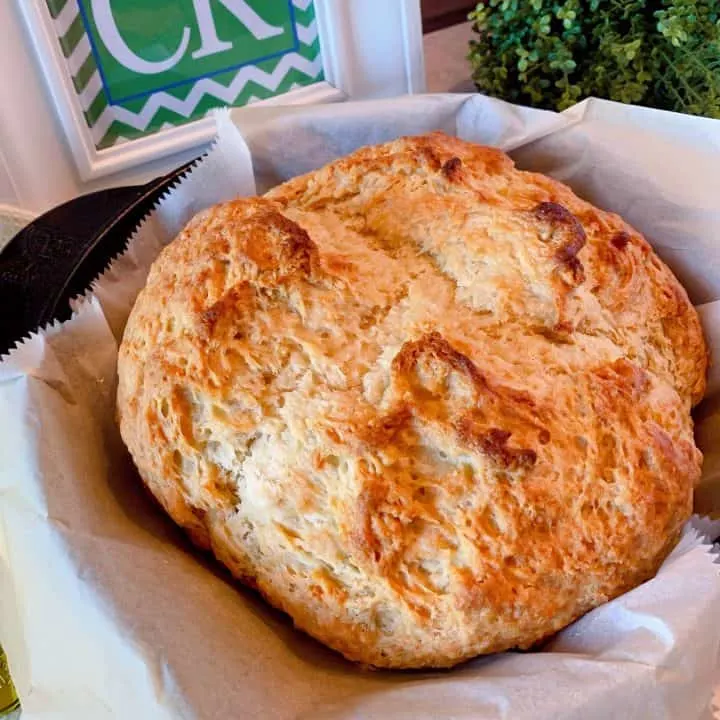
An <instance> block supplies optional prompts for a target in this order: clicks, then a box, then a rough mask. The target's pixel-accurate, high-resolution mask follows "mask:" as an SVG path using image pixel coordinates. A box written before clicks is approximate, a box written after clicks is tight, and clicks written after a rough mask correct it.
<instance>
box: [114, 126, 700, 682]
mask: <svg viewBox="0 0 720 720" xmlns="http://www.w3.org/2000/svg"><path fill="white" fill-rule="evenodd" d="M706 365H707V352H706V346H705V343H704V340H703V337H702V332H701V328H700V325H699V322H698V317H697V315H696V313H695V310H694V309H693V307H692V305H691V304H690V302H689V301H688V297H687V295H686V293H685V291H684V290H683V288H682V287H681V286H680V284H679V283H678V281H677V280H676V279H675V277H674V276H673V275H672V273H671V272H670V271H669V269H668V268H667V267H666V266H665V265H664V264H663V263H662V262H661V260H660V259H659V258H658V257H657V255H656V254H655V253H654V252H653V250H652V249H651V247H650V246H649V244H648V243H647V242H646V241H645V240H644V239H643V237H642V236H641V235H640V234H638V232H636V231H635V230H634V229H633V228H631V227H630V226H628V225H627V224H626V223H625V222H623V220H621V219H620V218H619V217H618V216H617V215H613V214H611V213H608V212H603V211H601V210H598V209H597V208H595V207H593V206H592V205H590V204H588V203H587V202H584V201H583V200H581V199H579V198H578V197H577V196H575V195H574V194H573V193H572V192H571V191H570V190H569V189H568V188H567V187H565V186H563V185H561V184H560V183H558V182H556V181H554V180H552V179H550V178H547V177H544V176H542V175H538V174H532V173H527V172H520V171H519V170H517V169H515V167H514V165H513V162H512V161H511V160H510V159H509V158H508V157H507V156H506V155H505V154H503V153H502V152H500V151H498V150H495V149H492V148H488V147H481V146H478V145H474V144H471V143H467V142H463V141H461V140H458V139H455V138H451V137H448V136H446V135H443V134H439V133H435V134H431V135H427V136H421V137H412V138H403V139H399V140H396V141H394V142H390V143H387V144H384V145H380V146H377V147H368V148H364V149H361V150H358V151H357V152H355V153H353V154H352V155H350V156H348V157H345V158H342V159H340V160H338V161H336V162H334V163H332V164H330V165H328V166H327V167H324V168H322V169H320V170H318V171H316V172H313V173H310V174H309V175H306V176H303V177H299V178H296V179H294V180H291V181H290V182H288V183H285V184H284V185H281V186H279V187H277V188H275V189H274V190H272V191H271V192H269V193H268V194H267V195H265V196H264V197H256V198H241V199H238V200H236V201H233V202H229V203H225V204H222V205H218V206H216V207H212V208H209V209H207V210H205V211H203V212H201V213H200V214H199V215H197V216H196V217H195V218H194V219H193V220H192V221H191V222H190V223H189V225H188V226H187V227H186V228H185V229H184V230H183V232H182V233H181V234H180V235H179V237H178V238H177V239H176V240H174V241H173V242H172V243H171V244H170V245H169V246H167V247H166V248H165V249H164V250H163V251H162V253H161V254H160V256H159V257H158V259H157V260H156V262H155V263H154V265H153V267H152V269H151V271H150V275H149V277H148V280H147V286H146V287H145V289H144V290H143V291H142V292H141V293H140V295H139V297H138V299H137V302H136V304H135V307H134V309H133V311H132V314H131V316H130V319H129V321H128V324H127V328H126V330H125V335H124V339H123V342H122V346H121V348H120V355H119V369H118V370H119V389H118V417H119V423H120V430H121V433H122V437H123V439H124V441H125V443H126V445H127V447H128V448H129V450H130V453H131V454H132V457H133V459H134V461H135V464H136V465H137V468H138V470H139V473H140V476H141V477H142V479H143V481H144V483H145V484H146V485H147V487H148V488H149V489H150V490H151V491H152V493H153V494H154V495H155V497H156V498H157V499H158V500H159V501H160V503H161V504H162V505H163V506H164V508H165V510H166V511H167V512H168V513H169V514H170V516H171V517H172V518H173V519H174V520H175V522H177V523H178V524H179V525H181V526H182V527H183V528H185V529H186V530H187V531H188V532H189V533H190V535H191V536H192V538H193V539H194V540H195V541H196V542H197V543H198V544H199V545H201V546H202V547H204V548H208V549H211V550H212V552H213V553H214V554H215V555H216V556H217V558H218V559H219V560H220V561H221V562H222V563H224V564H225V565H226V566H227V567H228V568H229V569H230V570H231V571H232V573H233V574H234V575H235V576H236V577H237V578H239V579H240V580H242V581H243V582H245V583H247V584H248V585H250V586H252V587H254V588H256V589H257V590H258V591H259V592H260V593H261V594H262V595H263V596H264V597H265V598H266V599H267V601H268V602H270V603H271V604H272V605H274V606H275V607H277V608H281V609H282V610H284V611H285V612H286V613H288V614H289V615H290V616H291V617H292V619H293V621H294V622H295V624H296V626H297V627H299V628H301V629H302V630H304V631H305V632H307V633H309V634H310V635H312V636H314V637H315V638H317V639H319V640H320V641H322V642H323V643H326V644H327V645H329V646H330V647H332V648H334V649H336V650H337V651H339V652H341V653H342V654H343V655H345V656H346V657H347V658H349V659H351V660H354V661H358V662H360V663H363V664H367V665H371V666H376V667H389V668H418V667H447V666H451V665H454V664H455V663H458V662H460V661H462V660H466V659H468V658H471V657H473V656H476V655H479V654H483V653H492V652H497V651H502V650H506V649H508V648H528V647H531V646H533V645H534V644H536V643H537V642H539V641H540V640H542V639H543V638H546V637H548V636H550V635H552V634H553V633H555V632H557V631H558V630H560V629H561V628H563V627H564V626H566V625H568V624H569V623H571V622H572V621H573V620H575V619H576V618H578V617H580V616H581V615H583V614H584V613H586V612H588V611H589V610H591V609H592V608H594V607H596V606H597V605H599V604H601V603H603V602H605V601H607V600H609V599H611V598H613V597H616V596H617V595H619V594H621V593H623V592H626V591H628V590H630V589H631V588H633V587H634V586H636V585H638V584H639V583H642V582H644V581H645V580H647V579H648V578H650V577H652V576H653V574H654V573H655V572H656V571H657V569H658V567H659V565H660V564H661V563H662V561H663V559H664V558H665V557H666V556H667V554H668V552H669V551H670V550H671V549H672V547H673V545H674V544H675V543H676V542H677V539H678V537H679V534H680V532H681V529H682V527H683V524H684V523H685V521H686V520H687V519H688V517H689V515H690V512H691V504H692V491H693V485H694V483H695V482H696V481H697V480H698V478H699V475H700V467H701V461H702V457H701V454H700V452H699V451H698V449H697V448H696V446H695V443H694V440H693V425H692V419H691V415H690V410H691V407H692V405H693V404H694V403H696V402H697V401H699V399H700V398H701V397H702V395H703V391H704V385H705V374H706ZM238 642H242V638H238Z"/></svg>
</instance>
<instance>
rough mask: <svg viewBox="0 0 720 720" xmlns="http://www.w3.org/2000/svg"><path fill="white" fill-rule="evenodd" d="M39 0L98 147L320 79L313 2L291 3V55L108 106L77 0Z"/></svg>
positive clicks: (258, 2) (259, 2)
mask: <svg viewBox="0 0 720 720" xmlns="http://www.w3.org/2000/svg"><path fill="white" fill-rule="evenodd" d="M45 1H46V4H47V8H48V11H49V12H50V15H51V17H52V19H53V22H54V26H55V30H56V34H57V36H58V42H59V44H60V48H61V50H62V54H63V56H64V58H65V61H66V63H67V65H68V69H69V72H70V75H71V77H72V82H73V85H74V87H75V91H76V93H77V97H78V102H79V103H80V105H81V108H82V112H83V114H84V116H85V121H86V122H87V125H88V128H89V129H90V132H91V135H92V138H93V142H94V143H95V146H96V147H97V148H98V149H103V148H108V147H111V146H113V145H116V144H118V143H123V142H127V141H129V140H133V139H135V138H139V137H144V136H146V135H149V134H152V133H155V132H158V131H160V130H163V129H165V128H167V127H171V126H172V127H174V126H178V125H183V124H185V123H188V122H191V121H193V120H197V119H199V118H202V117H204V116H205V115H206V114H207V113H208V112H209V111H210V110H212V109H213V108H218V107H226V106H234V107H242V106H244V105H248V104H250V103H253V102H257V101H259V100H266V99H268V98H271V97H275V96H277V95H282V94H284V93H286V92H288V91H290V90H292V89H294V88H297V87H302V86H307V85H312V84H314V83H317V82H319V81H321V80H322V79H323V71H322V62H321V50H320V43H319V39H318V33H317V25H316V19H315V9H314V7H313V2H312V0H292V5H293V9H292V10H293V15H294V22H295V29H296V32H297V36H298V40H299V44H298V49H297V51H296V52H290V53H286V54H284V55H282V56H280V57H274V58H272V59H267V60H263V61H260V62H257V63H255V64H254V65H253V66H252V67H248V66H244V67H241V68H240V69H233V70H228V71H225V72H220V73H219V74H215V75H212V76H211V77H209V78H205V79H198V80H196V81H194V82H188V83H185V84H183V85H179V86H177V87H170V88H165V89H164V90H162V91H159V92H154V93H152V94H149V95H145V96H143V97H139V98H134V99H128V100H121V101H117V102H115V103H114V104H110V103H109V102H108V93H107V91H106V88H105V87H104V85H103V81H102V78H101V74H100V72H99V70H98V62H97V59H96V55H95V53H94V52H93V49H92V46H91V42H90V33H89V31H88V28H87V27H86V25H85V22H84V19H83V15H82V13H81V11H80V5H79V2H80V0H45ZM212 1H213V0H211V2H212ZM266 1H267V0H249V4H250V5H251V6H253V5H254V6H256V7H257V9H258V12H262V8H263V5H264V3H265V2H266ZM116 2H117V0H116ZM178 2H190V0H178ZM86 7H87V5H86Z"/></svg>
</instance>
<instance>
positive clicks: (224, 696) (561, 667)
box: [0, 95, 720, 720]
mask: <svg viewBox="0 0 720 720" xmlns="http://www.w3.org/2000/svg"><path fill="white" fill-rule="evenodd" d="M218 124H219V137H220V139H219V141H218V143H217V145H216V146H215V148H214V150H213V151H212V152H211V153H210V155H209V156H208V157H207V158H206V159H205V160H204V161H203V162H202V163H201V164H200V165H199V166H198V167H197V168H196V169H194V170H193V171H192V172H191V173H190V174H189V176H188V177H186V178H185V179H184V180H183V181H182V182H181V183H180V184H179V185H178V186H177V187H176V188H174V189H173V190H172V191H171V192H170V193H169V195H168V196H167V197H166V198H165V199H164V200H163V201H162V202H161V205H160V207H159V208H158V209H157V210H156V211H155V212H154V213H153V215H152V216H151V217H150V218H149V219H148V220H147V221H146V222H145V223H144V224H143V225H142V226H141V228H140V229H139V231H138V232H137V233H136V234H135V236H134V237H133V239H132V240H131V243H130V247H129V249H128V251H127V253H126V254H125V255H123V256H122V257H121V258H119V259H118V260H116V261H115V262H114V263H113V265H112V267H111V268H110V270H109V271H108V272H106V273H105V275H104V276H103V277H102V278H101V279H100V280H99V282H97V283H96V284H95V286H94V288H93V293H92V294H88V295H87V296H86V297H84V298H81V299H79V300H78V301H77V302H76V303H75V315H74V317H73V318H72V319H71V320H70V321H68V322H67V323H65V324H64V325H56V326H52V327H50V328H46V329H45V330H44V331H42V332H41V333H39V334H36V335H33V336H32V337H31V338H29V339H28V340H27V341H25V342H24V343H22V345H21V346H20V347H18V348H17V349H16V350H15V351H14V352H13V353H11V355H10V356H9V357H7V358H5V359H4V361H3V362H2V363H0V429H1V432H0V458H2V459H1V460H0V638H2V642H3V644H4V646H5V647H6V650H7V653H8V656H9V659H10V664H11V670H12V673H13V676H14V679H15V683H16V685H17V688H18V691H19V694H20V696H21V699H22V702H23V708H24V716H23V717H24V718H29V719H30V720H40V719H42V720H51V719H52V720H56V719H57V720H60V719H63V720H64V719H65V718H67V719H70V718H72V719H73V720H75V719H78V720H84V719H86V718H87V719H88V720H97V719H100V718H123V719H125V718H133V719H135V718H138V719H141V720H144V719H145V718H147V719H148V720H156V719H157V720H160V719H161V718H162V719H164V718H212V719H215V718H263V719H264V718H308V719H310V718H312V719H314V718H327V719H331V718H332V719H333V720H346V719H350V718H358V719H359V718H391V719H395V718H408V719H410V718H412V719H413V720H415V719H418V720H420V719H422V718H446V717H447V718H450V717H452V718H473V719H479V720H485V719H488V720H489V719H491V718H492V719H496V718H498V719H499V718H503V719H505V718H507V719H512V720H525V719H528V720H530V719H531V718H532V719H533V720H544V719H546V718H547V719H548V720H549V719H550V718H552V719H553V720H571V719H572V720H575V719H577V720H580V719H582V720H595V719H597V720H608V719H612V718H618V719H620V718H622V719H623V720H624V719H625V718H648V719H652V720H659V719H662V718H668V719H670V718H672V719H673V720H692V719H694V718H709V717H711V714H710V696H711V693H712V688H713V684H714V682H715V680H716V679H717V677H718V672H717V671H718V662H719V660H720V622H718V619H719V615H720V566H718V565H717V564H714V562H713V561H714V559H715V556H714V555H713V554H712V553H711V552H710V545H709V542H708V538H709V537H711V536H712V537H714V536H715V535H717V534H720V529H719V528H718V527H717V526H713V524H712V523H710V522H709V521H707V520H704V521H697V522H695V523H694V524H691V525H689V526H688V528H686V532H685V534H684V536H683V539H682V541H681V543H680V544H679V546H678V547H677V548H676V549H675V551H674V552H673V554H672V555H671V557H670V558H668V560H667V561H666V563H665V564H664V565H663V567H662V569H661V570H660V572H659V574H658V575H657V577H656V578H655V579H653V580H652V581H650V582H648V583H646V584H645V585H643V586H641V587H639V588H637V589H635V590H634V591H632V592H630V593H628V594H627V595H625V596H623V597H621V598H618V599H617V600H615V601H613V602H611V603H608V604H607V605H605V606H603V607H600V608H598V609H596V610H595V611H593V612H591V613H589V614H588V615H587V616H585V617H584V618H582V619H581V620H580V621H578V622H577V623H575V624H574V625H573V626H571V627H570V628H568V629H567V630H565V631H564V632H562V633H561V634H560V635H559V636H558V637H557V638H556V639H555V640H554V641H553V642H552V643H550V644H549V645H548V646H547V647H546V648H545V649H544V650H543V651H542V652H536V653H532V654H519V653H504V654H502V655H499V656H495V657H492V658H483V659H479V660H476V661H474V662H471V663H468V664H466V665H464V666H462V667H459V668H456V669H454V670H452V671H444V672H427V673H389V672H374V673H371V672H365V671H361V670H359V669H357V668H355V667H354V666H352V665H350V664H349V663H347V662H345V661H344V660H342V659H341V658H339V657H338V656H337V655H335V654H334V653H333V652H331V651H329V650H327V649H325V648H323V647H321V646H320V645H319V644H317V643H315V642H314V641H312V640H310V639H309V638H307V637H305V636H303V635H302V634H301V633H298V632H296V631H295V630H294V629H293V628H292V625H291V623H290V622H289V621H288V619H287V618H285V617H284V616H282V615H281V614H279V613H277V612H275V611H273V610H271V609H269V608H268V607H267V606H266V605H265V604H264V603H263V602H262V601H261V600H260V599H259V598H258V597H257V596H256V595H254V594H253V593H252V592H249V591H247V590H245V589H243V588H241V587H240V586H239V585H238V584H236V583H234V582H233V581H232V579H231V578H230V577H229V576H228V573H226V572H225V571H224V570H223V569H222V568H220V567H218V566H217V564H215V563H214V562H213V561H212V560H210V559H209V558H207V557H205V556H202V555H201V554H199V553H197V552H196V551H195V550H193V549H192V548H191V546H190V544H189V543H188V542H187V541H186V540H185V538H184V537H183V536H182V534H181V533H180V531H179V530H177V529H176V528H175V527H174V526H173V525H172V523H171V522H170V521H169V520H167V519H166V518H165V517H164V515H163V514H162V513H161V512H160V511H159V510H158V508H157V507H156V506H155V505H154V504H153V503H152V502H151V501H150V500H149V498H148V496H147V495H146V493H145V492H144V491H143V489H142V487H141V483H140V481H139V479H138V477H137V475H136V473H135V471H134V468H133V467H132V463H131V462H130V460H129V458H128V456H127V454H126V452H125V450H124V448H123V446H122V443H121V441H120V439H119V434H118V432H117V429H116V427H115V424H114V392H115V364H116V356H117V345H118V341H119V338H120V336H121V333H122V328H123V325H124V322H125V319H126V317H127V314H128V312H129V309H130V307H131V305H132V302H133V300H134V298H135V296H136V294H137V292H138V290H139V289H140V288H141V287H142V285H143V283H144V279H145V276H146V273H147V270H148V267H149V265H150V263H151V262H152V260H153V258H154V257H155V256H156V254H157V252H158V251H159V249H160V248H161V247H162V245H163V244H164V243H166V242H168V241H170V240H171V239H172V237H174V235H175V234H176V233H177V231H178V230H179V229H180V227H182V225H183V224H184V223H185V222H186V221H187V220H188V219H189V218H190V217H191V216H192V215H193V214H194V213H195V212H196V211H197V210H199V209H201V208H203V207H206V206H207V205H209V204H211V203H214V202H218V201H222V200H226V199H229V198H231V197H234V196H236V195H243V194H252V193H254V192H255V191H256V190H257V191H258V192H262V191H264V190H266V189H267V188H268V187H271V186H272V185H274V184H276V183H277V182H281V181H283V180H285V179H287V178H289V177H292V176H293V175H296V174H297V173H300V172H305V171H308V170H311V169H313V168H315V167H319V166H320V165H322V164H323V163H325V162H327V161H328V160H331V159H333V158H335V157H337V156H338V155H341V154H344V153H347V152H349V151H351V150H353V149H354V148H356V147H358V146H360V145H363V144H367V143H372V142H380V141H382V140H386V139H390V138H393V137H397V136H399V135H403V134H414V133H420V132H425V131H428V130H433V129H438V128H439V129H443V130H445V131H446V132H449V133H453V134H457V135H460V136H461V137H464V138H466V139H469V140H475V141H478V142H483V143H487V144H492V145H497V146H499V147H502V148H504V149H506V150H510V151H512V154H513V155H514V157H515V158H516V161H517V162H518V164H519V165H520V166H521V167H523V168H528V169H535V170H541V171H543V172H548V173H549V174H552V175H554V176H555V177H558V178H560V179H562V180H564V181H566V182H568V183H569V184H571V185H572V186H573V187H574V188H575V189H576V190H577V191H578V192H579V193H580V194H582V195H584V196H585V197H586V198H587V199H589V200H590V201H592V202H594V203H596V204H597V205H599V206H601V207H605V208H607V209H612V210H615V211H618V212H620V213H622V214H624V215H625V217H627V219H628V220H629V221H630V222H632V223H633V224H635V225H636V226H637V227H638V229H639V230H641V231H642V232H644V233H645V234H646V235H647V237H648V239H649V240H650V241H651V242H653V244H654V245H655V246H656V247H657V248H658V251H659V252H660V253H661V254H662V256H663V257H664V258H665V259H666V260H667V261H668V262H669V263H670V264H671V266H672V267H673V269H674V270H675V271H676V272H677V274H678V275H679V276H680V278H681V279H682V280H683V282H684V283H685V284H686V286H687V287H688V289H689V292H690V294H691V297H692V299H693V301H694V302H695V303H697V304H699V305H701V307H700V311H701V314H702V317H703V321H704V324H705V329H706V333H707V335H708V339H709V343H710V345H711V347H712V348H713V350H717V349H718V347H719V346H720V303H718V302H716V301H717V300H718V299H720V202H719V201H718V190H720V123H717V122H715V121H710V120H702V119H698V118H689V117H685V116H678V115H672V114H669V113H660V112H657V111H649V110H639V109H635V108H627V107H624V106H617V105H614V104H611V103H604V102H599V101H588V102H585V103H583V104H582V105H579V106H576V107H575V108H572V109H571V110H570V111H568V112H566V113H564V114H562V115H557V114H554V113H549V112H543V111H535V110H528V109H524V108H518V107H514V106H512V105H508V104H506V103H502V102H499V101H495V100H490V99H487V98H483V97H481V96H453V95H445V96H419V97H410V98H404V99H400V100H395V101H381V102H368V103H357V104H356V103H348V104H345V105H333V106H321V107H315V108H292V109H287V108H286V109H284V110H283V112H278V111H277V110H271V109H261V108H258V109H256V110H255V111H253V112H248V113H243V114H242V116H239V117H237V118H235V123H234V124H233V122H231V120H230V118H229V116H227V115H221V116H219V118H218ZM236 128H239V130H240V132H238V130H237V129H236ZM698 420H699V423H698V437H699V441H700V443H701V444H702V447H703V450H704V451H705V452H706V457H707V461H706V466H705V474H704V477H703V482H702V484H701V486H700V488H699V489H698V492H697V496H696V504H697V509H698V511H699V512H702V513H704V514H707V513H711V512H715V513H720V482H719V479H720V450H717V449H716V447H717V446H718V445H719V443H718V442H717V441H718V440H719V439H720V372H714V373H713V375H712V377H711V383H710V393H709V396H708V399H707V400H706V401H705V403H704V405H703V406H702V407H701V408H700V409H699V411H698Z"/></svg>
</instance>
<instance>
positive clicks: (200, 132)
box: [19, 0, 424, 180]
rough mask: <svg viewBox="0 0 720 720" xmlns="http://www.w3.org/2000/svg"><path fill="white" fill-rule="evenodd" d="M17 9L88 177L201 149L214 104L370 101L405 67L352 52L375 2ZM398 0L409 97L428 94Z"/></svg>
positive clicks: (63, 2) (89, 0) (403, 1)
mask: <svg viewBox="0 0 720 720" xmlns="http://www.w3.org/2000/svg"><path fill="white" fill-rule="evenodd" d="M19 2H20V6H21V8H22V10H23V14H24V18H25V22H26V24H27V26H28V29H29V31H30V34H31V37H32V40H33V44H34V46H35V50H36V53H37V55H38V58H39V60H40V63H41V66H42V70H43V74H44V76H45V79H46V82H47V85H48V88H49V90H50V93H51V95H52V99H53V102H54V104H55V107H56V110H57V113H58V116H59V118H60V121H61V124H62V127H63V130H64V133H65V135H66V138H67V141H68V145H69V147H70V150H71V151H72V155H73V158H74V160H75V163H76V165H77V168H78V171H79V173H80V176H81V178H82V180H90V179H93V178H97V177H100V176H103V175H108V174H110V173H114V172H117V171H119V170H122V169H125V168H128V167H133V166H136V165H138V164H141V163H144V162H148V161H150V160H155V159H157V158H161V157H163V156H167V155H171V154H174V153H177V152H179V151H182V150H186V149H188V148H192V147H194V146H200V145H202V144H203V143H205V142H207V140H209V139H210V138H211V137H212V135H213V132H214V124H213V122H212V120H211V119H210V118H208V117H207V116H208V113H209V112H210V111H211V110H212V109H214V108H217V107H226V106H232V107H240V108H242V107H245V106H247V105H250V104H254V103H264V104H295V103H310V102H312V103H317V102H332V101H338V100H342V99H345V98H347V97H363V96H373V93H372V92H367V90H368V88H370V89H371V88H372V85H373V82H375V81H374V80H373V78H374V77H375V76H377V75H378V70H379V69H380V68H381V67H382V65H383V64H388V63H390V64H392V63H393V62H395V63H397V61H398V60H397V53H388V52H385V51H384V48H383V47H382V43H375V47H373V48H367V52H366V51H365V49H363V48H360V51H361V52H358V48H357V47H355V49H354V51H353V45H355V46H357V43H358V39H359V37H362V32H358V31H359V30H361V28H360V27H359V26H360V25H362V24H363V23H364V24H365V26H366V27H365V34H366V36H367V31H368V29H369V27H368V21H369V20H370V19H371V18H369V17H368V16H367V15H364V16H363V14H362V13H363V10H365V11H366V10H369V9H370V5H371V4H372V3H367V0H152V1H151V2H148V0H19ZM393 2H396V3H397V9H398V10H399V15H398V14H397V13H396V14H395V15H396V20H395V22H396V24H397V34H396V37H395V40H396V43H397V46H398V47H400V48H401V50H402V52H401V61H402V62H404V63H405V66H406V67H405V76H406V78H407V82H406V87H405V88H403V91H404V92H418V91H422V90H423V86H424V77H423V67H422V44H421V43H422V34H421V29H420V9H419V0H393ZM392 15H393V13H392V12H391V13H388V18H390V17H391V16H392ZM372 20H373V21H376V20H377V16H376V15H375V16H374V17H373V18H372ZM383 20H385V18H383ZM390 22H391V23H392V20H390ZM385 32H386V35H387V28H386V29H385ZM381 36H382V32H380V33H379V37H381ZM368 79H369V80H368ZM363 90H365V92H363ZM374 94H375V95H377V94H378V93H374ZM380 94H382V93H380ZM395 94H398V93H397V92H396V93H395Z"/></svg>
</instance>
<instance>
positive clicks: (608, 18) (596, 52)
mask: <svg viewBox="0 0 720 720" xmlns="http://www.w3.org/2000/svg"><path fill="white" fill-rule="evenodd" d="M470 18H471V19H472V20H473V21H474V25H475V30H476V37H475V39H474V40H473V41H472V42H471V44H470V54H469V60H470V62H471V64H472V69H473V80H474V81H475V84H476V85H477V87H478V89H479V90H480V91H481V92H484V93H487V94H488V95H494V96H496V97H500V98H503V99H505V100H510V101H511V102H517V103H521V104H526V105H533V106H535V107H543V108H549V109H553V110H563V109H565V108H567V107H569V106H570V105H573V104H574V103H576V102H578V101H579V100H582V99H583V98H584V97H587V96H590V95H592V96H595V97H602V98H608V99H610V100H617V101H619V102H625V103H636V104H639V105H648V106H650V107H658V108H664V109H666V110H675V111H677V112H685V113H692V114H695V115H707V116H710V117H716V118H720V2H719V1H718V0H655V1H653V0H650V1H649V2H646V1H645V0H486V1H485V2H483V3H480V4H479V5H478V6H477V8H476V10H475V11H474V12H473V13H471V15H470Z"/></svg>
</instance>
